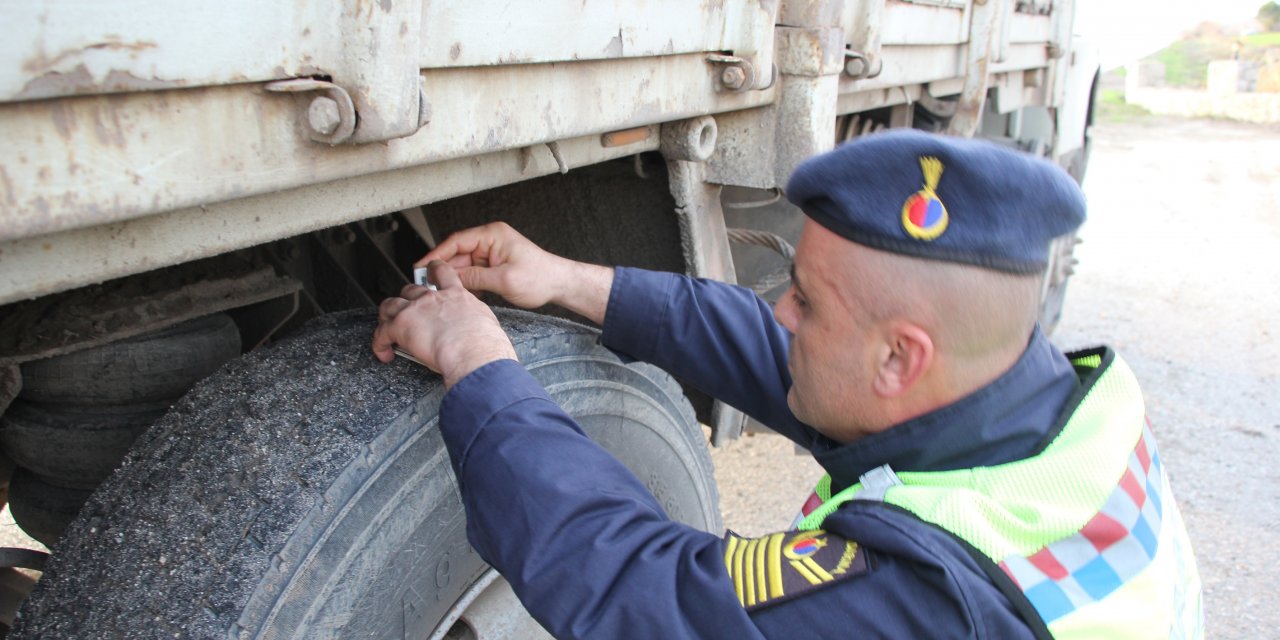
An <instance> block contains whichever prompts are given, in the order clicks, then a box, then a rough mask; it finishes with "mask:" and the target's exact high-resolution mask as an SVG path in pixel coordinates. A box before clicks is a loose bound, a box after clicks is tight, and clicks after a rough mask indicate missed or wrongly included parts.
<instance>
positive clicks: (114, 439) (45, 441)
mask: <svg viewBox="0 0 1280 640" xmlns="http://www.w3.org/2000/svg"><path fill="white" fill-rule="evenodd" d="M168 410H169V405H168V403H162V404H149V405H140V404H139V405H125V406H102V407H78V406H75V405H67V406H54V407H48V406H45V405H43V404H38V403H35V402H28V401H26V400H24V399H23V398H18V399H17V400H14V401H13V404H12V405H11V406H10V407H9V410H8V411H6V412H5V414H4V417H2V418H0V446H2V447H3V448H4V452H5V454H6V455H8V456H9V458H11V459H12V460H13V461H14V463H15V464H17V465H18V466H19V467H22V468H25V469H29V470H31V471H32V472H34V473H35V474H36V475H38V476H40V477H41V478H43V479H44V480H45V481H47V482H49V483H51V484H55V485H58V486H61V487H69V488H73V489H89V490H92V489H93V488H94V487H97V486H98V485H99V484H101V483H102V481H103V480H106V479H107V476H109V475H111V472H112V471H115V469H116V467H118V466H119V465H120V461H121V460H123V459H124V456H125V454H126V453H128V452H129V448H130V447H131V446H132V445H133V441H134V440H136V439H137V438H138V436H139V435H141V434H142V433H143V432H144V431H146V430H147V428H148V427H150V426H151V424H152V423H154V422H155V421H156V420H158V419H159V418H160V416H163V415H164V413H165V411H168Z"/></svg>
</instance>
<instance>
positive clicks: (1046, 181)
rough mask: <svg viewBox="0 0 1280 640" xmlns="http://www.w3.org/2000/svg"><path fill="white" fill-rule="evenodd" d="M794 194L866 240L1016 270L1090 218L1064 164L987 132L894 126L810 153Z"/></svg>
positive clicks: (840, 230)
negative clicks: (980, 136)
mask: <svg viewBox="0 0 1280 640" xmlns="http://www.w3.org/2000/svg"><path fill="white" fill-rule="evenodd" d="M787 199H788V200H790V201H791V202H792V203H794V204H795V205H796V206H798V207H800V208H801V209H802V210H804V212H805V214H806V215H808V216H809V217H810V218H813V219H814V220H815V221H816V222H818V223H819V224H821V225H822V226H824V227H826V228H828V229H830V230H831V231H834V232H835V233H837V234H839V235H841V236H844V237H845V238H847V239H849V240H852V241H853V242H856V243H858V244H861V245H864V246H868V247H872V248H874V249H880V250H883V251H892V252H894V253H902V254H906V255H910V256H916V257H919V258H928V259H933V260H945V261H949V262H960V263H965V264H972V265H977V266H980V267H986V268H989V269H996V270H999V271H1008V272H1012V273H1033V272H1036V271H1040V270H1042V269H1044V268H1045V265H1046V264H1047V262H1048V257H1049V241H1050V240H1052V239H1053V238H1055V237H1057V236H1060V235H1063V234H1065V233H1069V232H1071V231H1073V230H1074V229H1075V228H1076V227H1079V226H1080V223H1082V222H1084V212H1085V202H1084V194H1083V193H1081V192H1080V188H1079V187H1078V186H1077V185H1076V183H1075V180H1072V179H1071V177H1070V176H1069V175H1067V173H1066V172H1065V171H1063V170H1062V169H1061V168H1059V167H1058V166H1056V165H1054V164H1053V163H1051V162H1049V161H1047V160H1044V159H1041V158H1037V157H1035V156H1032V155H1030V154H1027V153H1023V152H1021V151H1016V150H1014V149H1011V148H1008V147H1003V146H1000V145H997V144H994V143H990V142H984V141H981V140H969V139H965V138H957V137H951V136H942V135H937V134H930V133H924V132H922V131H916V130H912V129H898V130H893V131H886V132H884V133H878V134H874V135H870V136H866V137H864V138H859V139H857V140H855V141H853V142H850V143H848V144H845V145H843V146H840V147H838V148H836V149H835V150H833V151H829V152H827V153H824V154H822V155H818V156H814V157H812V158H809V159H808V160H806V161H804V162H803V163H802V164H801V165H800V166H799V167H798V168H797V169H796V171H795V173H794V174H792V176H791V180H790V182H789V183H788V184H787Z"/></svg>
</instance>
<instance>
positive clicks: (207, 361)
mask: <svg viewBox="0 0 1280 640" xmlns="http://www.w3.org/2000/svg"><path fill="white" fill-rule="evenodd" d="M238 355H240V331H239V329H237V328H236V324H235V322H233V321H232V320H231V316H228V315H227V314H225V313H215V314H212V315H207V316H203V317H200V318H196V319H194V320H188V321H186V322H182V323H179V324H176V325H173V326H171V327H167V328H164V329H161V330H159V331H153V332H151V333H145V334H142V335H140V336H135V337H133V338H128V339H126V340H118V341H116V342H110V343H107V344H104V345H102V346H98V347H93V348H90V349H83V350H80V351H74V352H71V353H67V354H63V355H60V356H54V357H52V358H46V359H43V360H32V361H30V362H24V363H23V364H22V397H23V398H26V399H27V400H32V401H35V402H42V403H46V404H50V405H54V404H59V405H66V404H73V405H81V406H98V405H124V404H135V403H154V402H163V401H165V400H175V399H177V398H179V397H181V396H182V394H184V393H186V392H187V389H189V388H190V387H191V385H193V384H195V382H196V381H197V380H200V379H201V378H204V377H205V376H207V375H209V374H211V373H213V372H214V371H216V370H217V369H218V367H220V366H222V364H223V363H224V362H226V361H228V360H230V359H232V358H234V357H236V356H238Z"/></svg>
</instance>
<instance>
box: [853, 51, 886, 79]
mask: <svg viewBox="0 0 1280 640" xmlns="http://www.w3.org/2000/svg"><path fill="white" fill-rule="evenodd" d="M881 71H884V62H883V61H882V60H881V59H880V57H879V56H872V55H868V54H865V53H862V52H860V51H853V50H851V49H845V50H844V73H845V75H847V76H849V77H850V78H853V79H854V80H866V79H867V78H874V77H876V76H878V75H880V72H881Z"/></svg>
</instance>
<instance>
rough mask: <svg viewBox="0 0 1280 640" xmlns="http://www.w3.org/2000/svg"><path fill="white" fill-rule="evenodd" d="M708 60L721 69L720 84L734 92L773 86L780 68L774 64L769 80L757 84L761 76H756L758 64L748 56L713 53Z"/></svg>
mask: <svg viewBox="0 0 1280 640" xmlns="http://www.w3.org/2000/svg"><path fill="white" fill-rule="evenodd" d="M707 62H710V63H711V64H712V65H713V66H715V67H716V68H718V69H720V86H722V87H724V88H725V89H728V90H729V91H732V92H734V93H742V92H743V91H750V90H751V89H768V88H769V87H772V86H773V83H774V81H775V80H776V79H777V77H778V68H777V66H774V67H773V68H772V71H771V72H770V73H771V75H770V76H769V82H768V83H766V84H765V85H764V86H757V85H758V84H759V78H757V77H756V66H755V65H754V64H752V63H751V61H750V60H747V59H746V58H739V57H738V56H730V55H725V54H722V53H713V54H710V55H708V56H707Z"/></svg>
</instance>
